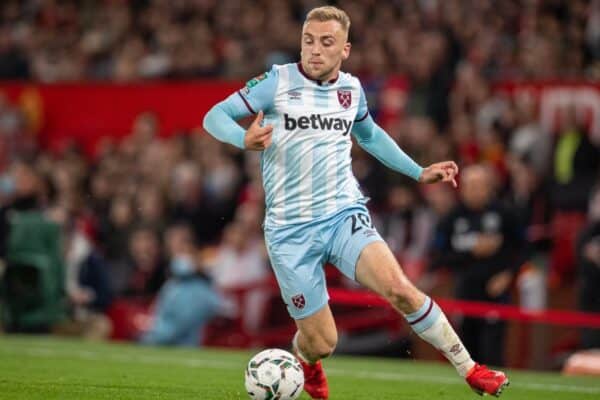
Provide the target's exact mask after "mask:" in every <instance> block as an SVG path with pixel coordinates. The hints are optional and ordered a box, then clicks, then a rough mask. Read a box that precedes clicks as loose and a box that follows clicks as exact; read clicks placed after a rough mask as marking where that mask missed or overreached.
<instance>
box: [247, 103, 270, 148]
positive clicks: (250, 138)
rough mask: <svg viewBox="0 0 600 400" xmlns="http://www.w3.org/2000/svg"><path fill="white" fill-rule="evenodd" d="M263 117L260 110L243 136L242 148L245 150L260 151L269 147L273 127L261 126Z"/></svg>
mask: <svg viewBox="0 0 600 400" xmlns="http://www.w3.org/2000/svg"><path fill="white" fill-rule="evenodd" d="M263 115H264V114H263V112H262V110H261V111H259V112H258V114H257V115H256V118H255V119H254V121H253V122H252V124H250V127H249V128H248V130H247V131H246V135H245V136H244V148H245V149H246V150H257V151H261V150H264V149H266V148H267V147H269V146H270V145H271V142H272V136H273V125H267V126H261V124H262V121H263Z"/></svg>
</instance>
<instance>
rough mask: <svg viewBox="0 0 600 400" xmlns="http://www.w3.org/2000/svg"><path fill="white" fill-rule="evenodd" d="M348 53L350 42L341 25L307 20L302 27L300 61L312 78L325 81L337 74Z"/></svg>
mask: <svg viewBox="0 0 600 400" xmlns="http://www.w3.org/2000/svg"><path fill="white" fill-rule="evenodd" d="M349 55H350V43H348V41H347V34H346V32H344V29H343V28H342V25H341V24H340V23H339V22H337V21H335V20H331V21H323V22H321V21H308V22H307V23H305V24H304V27H303V29H302V52H301V56H300V59H301V62H302V68H303V69H304V71H305V72H306V73H307V74H308V75H309V76H310V77H311V78H313V79H317V80H321V81H327V80H330V79H333V78H335V77H336V76H337V74H338V71H339V70H340V66H341V65H342V61H343V60H345V59H346V58H348V56H349Z"/></svg>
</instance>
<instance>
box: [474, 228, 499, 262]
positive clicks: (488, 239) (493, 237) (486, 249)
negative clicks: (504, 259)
mask: <svg viewBox="0 0 600 400" xmlns="http://www.w3.org/2000/svg"><path fill="white" fill-rule="evenodd" d="M502 242H503V238H502V235H500V234H498V233H481V234H479V235H478V236H477V240H476V241H475V246H473V248H472V249H471V252H472V253H473V255H474V256H475V257H477V258H481V257H489V256H491V255H492V254H494V253H495V252H496V251H497V250H498V249H499V248H500V246H502Z"/></svg>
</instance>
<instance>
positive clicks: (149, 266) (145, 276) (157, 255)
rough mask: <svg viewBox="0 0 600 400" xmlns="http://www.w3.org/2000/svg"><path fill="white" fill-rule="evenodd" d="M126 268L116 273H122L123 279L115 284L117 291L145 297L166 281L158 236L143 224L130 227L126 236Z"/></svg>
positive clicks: (151, 294) (152, 293) (153, 293)
mask: <svg viewBox="0 0 600 400" xmlns="http://www.w3.org/2000/svg"><path fill="white" fill-rule="evenodd" d="M126 268H127V269H126V270H125V271H121V276H120V277H121V278H122V277H123V275H122V274H123V273H124V274H125V277H124V279H123V278H122V279H123V280H122V281H120V282H119V281H117V283H116V284H115V289H116V290H117V291H118V293H120V294H123V295H125V296H130V297H146V298H149V297H152V296H154V295H156V293H157V292H158V290H159V289H160V287H161V286H162V285H163V283H164V282H165V280H166V273H167V271H166V265H165V260H164V257H163V252H162V249H161V246H160V238H159V235H158V233H157V232H156V231H155V230H153V229H152V228H150V227H145V226H140V227H137V228H135V229H134V231H133V232H132V234H131V236H130V238H129V259H128V260H127V263H126ZM113 273H114V271H113ZM115 278H119V277H115ZM113 282H114V281H113Z"/></svg>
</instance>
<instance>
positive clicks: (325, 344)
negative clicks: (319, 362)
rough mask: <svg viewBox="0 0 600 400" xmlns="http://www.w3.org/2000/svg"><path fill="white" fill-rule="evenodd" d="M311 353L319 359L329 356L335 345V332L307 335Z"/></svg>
mask: <svg viewBox="0 0 600 400" xmlns="http://www.w3.org/2000/svg"><path fill="white" fill-rule="evenodd" d="M307 339H308V343H309V345H310V348H311V349H310V350H311V353H313V354H314V355H315V356H317V357H318V358H319V359H321V358H326V357H329V356H330V355H331V354H332V353H333V351H334V350H335V346H336V345H337V332H327V333H324V334H317V335H313V336H311V337H308V338H307Z"/></svg>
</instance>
